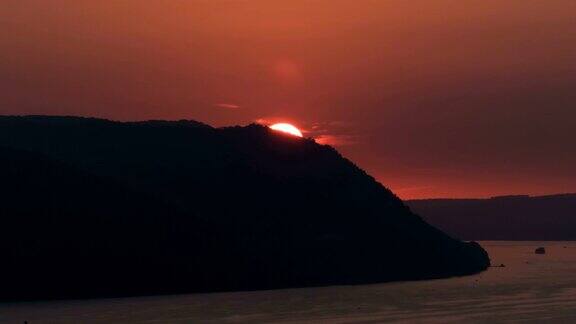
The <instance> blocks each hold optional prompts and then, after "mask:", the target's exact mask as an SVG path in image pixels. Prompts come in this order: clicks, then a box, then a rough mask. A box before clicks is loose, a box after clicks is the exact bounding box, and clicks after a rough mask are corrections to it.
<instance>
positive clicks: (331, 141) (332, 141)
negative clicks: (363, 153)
mask: <svg viewBox="0 0 576 324" xmlns="http://www.w3.org/2000/svg"><path fill="white" fill-rule="evenodd" d="M314 140H315V141H316V143H318V144H323V145H330V146H345V145H353V144H356V143H358V137H357V136H354V135H330V134H322V135H318V136H316V137H315V138H314Z"/></svg>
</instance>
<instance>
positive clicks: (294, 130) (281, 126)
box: [270, 123, 303, 137]
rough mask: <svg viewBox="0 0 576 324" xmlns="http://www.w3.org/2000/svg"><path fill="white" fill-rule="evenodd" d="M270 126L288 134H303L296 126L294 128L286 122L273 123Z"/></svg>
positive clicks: (300, 135) (299, 135)
mask: <svg viewBox="0 0 576 324" xmlns="http://www.w3.org/2000/svg"><path fill="white" fill-rule="evenodd" d="M270 128H271V129H273V130H276V131H280V132H284V133H288V134H290V135H294V136H298V137H302V136H303V135H302V132H301V131H300V130H299V129H298V128H296V127H295V126H294V125H291V124H287V123H278V124H274V125H272V126H270Z"/></svg>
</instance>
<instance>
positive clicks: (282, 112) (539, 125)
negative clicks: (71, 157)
mask: <svg viewBox="0 0 576 324" xmlns="http://www.w3.org/2000/svg"><path fill="white" fill-rule="evenodd" d="M575 13H576V2H574V1H572V0H547V1H542V0H522V1H520V0H508V1H503V0H478V1H476V0H464V1H463V0H459V1H456V0H453V1H452V0H415V1H385V0H375V1H370V0H356V1H338V0H331V1H330V0H326V1H321V0H316V1H314V0H310V1H270V0H247V1H218V0H198V1H184V0H172V1H169V0H156V1H153V0H150V1H141V0H123V1H122V0H118V1H97V0H51V1H49V2H48V1H43V0H4V1H3V2H2V6H1V8H0V75H1V77H0V113H2V114H67V115H84V116H87V115H89V116H97V117H105V118H112V119H120V120H134V119H138V120H141V119H151V118H157V119H158V118H161V119H179V118H189V119H196V120H199V121H203V122H207V123H210V124H212V125H215V126H223V125H232V124H246V123H250V122H252V121H255V120H263V121H270V122H273V121H289V122H293V123H295V124H297V125H299V126H301V127H302V128H303V129H304V130H305V131H307V132H306V133H305V135H307V136H313V137H316V138H318V140H319V141H321V142H323V143H331V144H334V145H335V146H336V147H337V148H338V149H339V150H340V151H341V152H342V153H343V154H344V155H345V156H347V157H349V158H350V159H352V160H353V161H355V162H356V163H357V164H358V165H359V166H361V167H363V168H365V169H366V170H367V171H368V172H369V173H371V174H372V175H374V176H375V177H376V178H377V179H378V180H380V181H381V182H382V183H384V184H385V185H387V186H389V187H390V188H392V189H393V190H394V191H395V192H396V193H397V194H398V195H399V196H401V197H403V198H413V197H476V196H492V195H500V194H513V193H528V194H545V193H554V192H566V191H573V192H574V191H576V168H574V165H576V149H575V148H574V147H575V145H574V143H573V141H574V139H575V138H576V136H575V135H576V93H575V90H574V89H576V14H575Z"/></svg>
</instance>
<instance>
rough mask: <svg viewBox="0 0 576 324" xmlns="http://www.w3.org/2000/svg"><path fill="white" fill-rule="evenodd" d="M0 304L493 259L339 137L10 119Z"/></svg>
mask: <svg viewBox="0 0 576 324" xmlns="http://www.w3.org/2000/svg"><path fill="white" fill-rule="evenodd" d="M0 179H1V181H0V197H2V200H1V203H0V254H1V255H2V267H0V280H1V281H2V282H0V287H1V288H0V298H2V299H30V298H72V297H95V296H114V295H128V294H157V293H184V292H194V291H221V290H251V289H271V288H281V287H300V286H316V285H332V284H360V283H373V282H382V281H391V280H409V279H425V278H439V277H447V276H454V275H465V274H471V273H475V272H478V271H482V270H484V269H486V268H487V267H488V265H489V259H488V256H487V254H486V252H485V251H484V250H483V249H482V248H481V247H480V246H479V245H478V244H476V243H465V242H461V241H458V240H455V239H453V238H451V237H449V236H448V235H445V234H444V233H442V232H441V231H439V230H437V229H436V228H434V227H432V226H429V225H428V224H427V223H425V222H424V221H423V220H422V219H421V218H420V217H418V216H417V215H415V214H413V213H412V212H411V211H410V210H409V209H408V208H407V207H406V206H405V205H404V204H403V203H402V201H400V199H398V198H397V197H396V196H395V195H394V194H393V193H392V192H390V191H389V190H388V189H386V188H385V187H383V186H382V185H381V184H379V183H378V182H376V181H375V180H374V179H373V178H372V177H370V176H369V175H367V174H366V173H365V172H364V171H362V170H361V169H359V168H358V167H356V166H355V165H354V164H353V163H351V162H350V161H348V160H347V159H345V158H343V157H342V156H340V154H338V152H336V150H334V149H333V148H332V147H329V146H325V145H319V144H317V143H315V142H314V140H311V139H302V138H297V137H293V136H289V135H285V134H281V133H278V132H275V131H272V130H270V129H269V128H267V127H264V126H260V125H249V126H246V127H229V128H220V129H216V128H212V127H210V126H207V125H205V124H202V123H198V122H195V121H177V122H167V121H149V122H129V123H121V122H112V121H107V120H100V119H90V118H76V117H46V116H30V117H0Z"/></svg>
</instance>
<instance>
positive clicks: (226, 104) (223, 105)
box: [214, 103, 240, 109]
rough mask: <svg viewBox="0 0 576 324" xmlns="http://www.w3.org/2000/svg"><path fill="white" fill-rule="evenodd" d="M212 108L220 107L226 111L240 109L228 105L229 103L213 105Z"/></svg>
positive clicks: (233, 105)
mask: <svg viewBox="0 0 576 324" xmlns="http://www.w3.org/2000/svg"><path fill="white" fill-rule="evenodd" d="M214 106H216V107H220V108H226V109H238V108H240V106H238V105H236V104H230V103H217V104H214Z"/></svg>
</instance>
